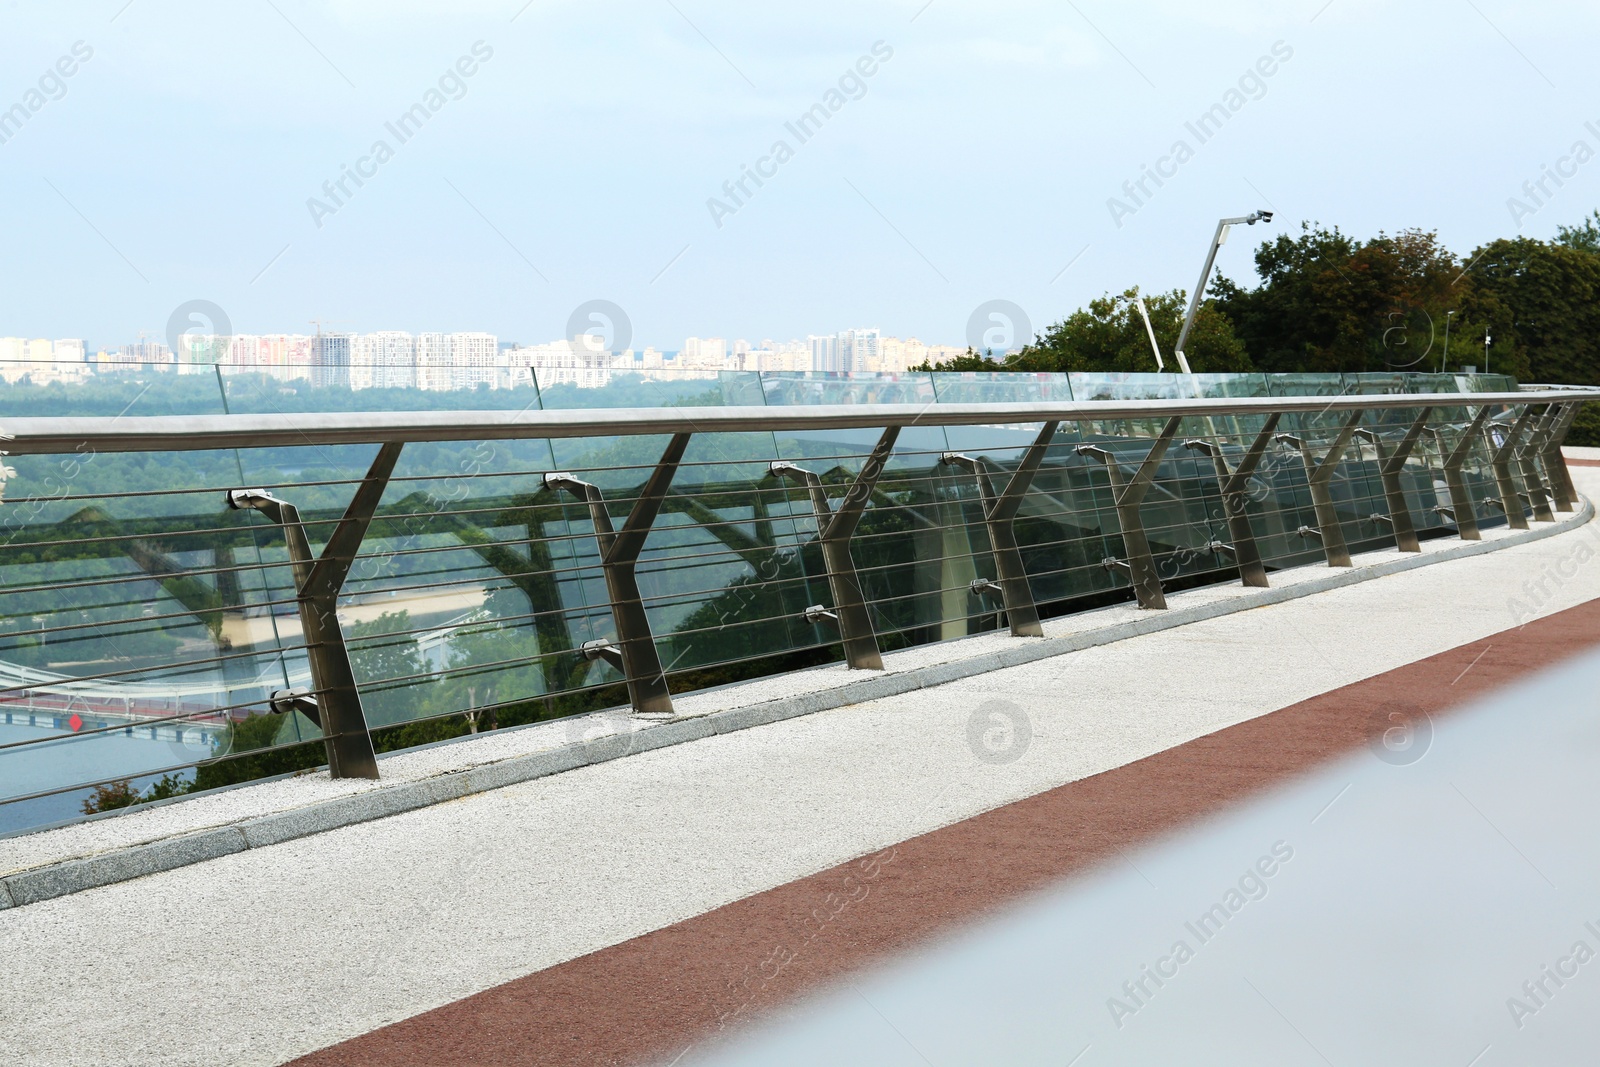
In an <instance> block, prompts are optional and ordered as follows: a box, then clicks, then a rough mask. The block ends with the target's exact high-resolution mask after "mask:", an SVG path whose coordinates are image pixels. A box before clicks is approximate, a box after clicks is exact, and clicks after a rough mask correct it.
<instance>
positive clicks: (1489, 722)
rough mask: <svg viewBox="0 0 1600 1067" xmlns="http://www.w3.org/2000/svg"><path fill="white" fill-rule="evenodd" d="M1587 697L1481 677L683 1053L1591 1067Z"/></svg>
mask: <svg viewBox="0 0 1600 1067" xmlns="http://www.w3.org/2000/svg"><path fill="white" fill-rule="evenodd" d="M1530 629H1531V628H1530ZM1591 632H1592V631H1591ZM1474 673H1475V672H1474ZM1597 690H1600V656H1596V655H1593V654H1591V655H1589V656H1586V657H1583V658H1582V659H1581V660H1580V661H1578V662H1576V663H1573V664H1571V665H1569V666H1564V667H1561V668H1559V669H1556V670H1554V671H1551V672H1549V673H1548V674H1545V675H1541V676H1540V677H1539V678H1538V679H1536V680H1532V681H1530V682H1528V683H1526V684H1525V685H1519V686H1515V687H1512V688H1510V689H1506V690H1501V691H1498V692H1496V693H1495V694H1494V695H1493V696H1492V697H1490V698H1488V699H1486V700H1484V701H1481V702H1479V704H1478V706H1477V707H1475V708H1470V709H1466V710H1464V711H1462V712H1459V713H1455V714H1452V715H1450V716H1449V717H1448V718H1445V719H1443V720H1441V721H1440V722H1439V723H1437V724H1436V729H1435V730H1434V732H1433V735H1432V739H1431V744H1429V745H1428V746H1427V747H1426V751H1425V752H1424V751H1416V750H1412V751H1410V752H1408V753H1407V754H1406V755H1408V756H1410V757H1413V758H1414V757H1422V758H1420V759H1417V760H1416V762H1413V763H1405V762H1400V763H1388V762H1381V761H1379V760H1377V759H1374V758H1373V754H1372V753H1370V752H1365V753H1361V754H1359V755H1357V756H1354V757H1352V758H1349V759H1346V760H1343V761H1340V762H1339V763H1337V764H1336V765H1333V766H1331V767H1329V768H1328V769H1326V770H1325V771H1324V772H1322V773H1316V774H1312V775H1310V776H1309V777H1306V778H1303V779H1301V780H1298V781H1297V782H1296V783H1294V784H1293V785H1292V786H1290V787H1287V788H1284V789H1282V790H1277V791H1274V793H1273V794H1271V795H1270V796H1267V797H1264V798H1260V799H1258V800H1257V801H1255V802H1252V803H1250V804H1249V805H1247V806H1245V807H1243V808H1241V809H1237V810H1234V811H1231V812H1229V813H1228V814H1227V815H1226V816H1225V817H1222V818H1219V819H1216V820H1213V821H1211V822H1209V823H1208V824H1206V825H1204V826H1200V827H1194V828H1191V829H1190V830H1189V831H1188V832H1186V833H1184V834H1183V835H1181V836H1179V837H1176V838H1175V839H1173V840H1170V841H1167V842H1164V843H1162V844H1160V845H1157V846H1155V847H1151V848H1147V849H1141V850H1138V851H1137V852H1134V853H1132V854H1130V856H1129V857H1128V858H1126V859H1123V858H1121V857H1119V858H1118V859H1117V860H1116V861H1115V862H1113V863H1111V864H1109V865H1108V866H1106V867H1105V868H1103V869H1101V870H1099V871H1097V872H1095V873H1094V874H1092V875H1090V876H1088V877H1086V878H1083V879H1081V880H1079V881H1077V882H1076V883H1075V884H1072V885H1068V886H1065V887H1062V888H1058V889H1055V890H1052V891H1049V892H1047V893H1045V894H1043V895H1042V897H1041V898H1037V899H1033V900H1029V901H1026V902H1023V903H1022V904H1021V905H1020V906H1017V907H1015V908H1013V909H1010V910H1009V913H1008V914H1005V915H1002V916H998V917H996V918H995V919H993V920H991V921H987V922H983V923H981V924H979V925H977V926H975V927H968V928H966V929H964V930H963V931H962V932H961V933H960V935H959V936H957V937H954V938H951V939H949V940H948V941H946V943H944V944H942V945H940V946H939V947H937V948H934V949H932V950H929V951H922V952H918V953H916V954H915V955H914V956H913V957H912V958H911V959H909V960H907V961H904V962H902V963H898V964H896V965H895V966H894V967H892V968H888V969H887V971H886V973H878V974H865V975H855V976H853V977H852V978H851V979H850V980H849V982H848V984H845V985H842V986H841V987H840V988H839V989H838V990H836V991H832V992H830V993H829V994H828V995H826V996H822V997H819V998H817V1000H816V1001H814V1002H812V1003H809V1004H802V1005H797V1006H791V1007H790V1008H786V1009H784V1010H783V1011H781V1012H780V1013H779V1014H780V1015H781V1016H786V1018H782V1019H780V1020H777V1021H776V1022H775V1023H774V1024H773V1025H770V1026H769V1027H766V1028H763V1029H764V1031H765V1032H760V1033H756V1034H753V1035H748V1036H745V1037H743V1038H741V1039H738V1040H737V1041H736V1042H735V1043H734V1047H732V1048H728V1049H724V1050H716V1049H711V1048H707V1047H704V1046H697V1047H696V1048H695V1049H693V1050H692V1051H690V1052H689V1053H688V1054H687V1055H684V1056H682V1057H680V1058H679V1059H678V1064H677V1067H712V1065H715V1067H735V1065H737V1067H745V1065H749V1064H760V1065H761V1067H813V1065H815V1064H821V1063H825V1064H829V1065H840V1067H857V1065H860V1067H929V1065H930V1064H938V1065H940V1067H946V1065H951V1067H953V1065H955V1064H971V1065H979V1064H982V1065H986V1067H987V1065H989V1064H1028V1065H1033V1064H1038V1065H1051V1067H1061V1065H1064V1064H1070V1065H1072V1067H1148V1065H1150V1064H1184V1065H1186V1067H1188V1065H1208V1067H1209V1065H1215V1067H1330V1065H1338V1067H1346V1065H1349V1067H1354V1065H1365V1064H1382V1065H1386V1067H1387V1065H1391V1064H1400V1065H1405V1067H1413V1065H1422V1067H1427V1065H1439V1067H1447V1065H1456V1067H1466V1065H1471V1067H1551V1065H1563V1067H1565V1065H1577V1064H1593V1063H1595V1062H1596V1059H1597V1057H1596V1055H1595V1037H1596V1019H1600V980H1597V977H1596V975H1595V973H1594V968H1595V966H1596V964H1595V963H1594V960H1595V955H1594V953H1595V946H1596V944H1597V943H1600V906H1597V901H1600V849H1596V848H1595V847H1594V845H1593V829H1594V818H1593V813H1594V811H1595V810H1596V808H1597V807H1600V718H1597V717H1596V715H1595V707H1594V694H1595V693H1596V691H1597ZM1393 755H1396V756H1399V755H1400V753H1393ZM861 906H862V907H870V906H871V901H870V900H869V901H868V902H866V903H864V904H863V905H861ZM675 1055H676V1053H675ZM369 1062H372V1061H369ZM487 1062H504V1061H499V1060H494V1061H487Z"/></svg>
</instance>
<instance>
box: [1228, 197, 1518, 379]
mask: <svg viewBox="0 0 1600 1067" xmlns="http://www.w3.org/2000/svg"><path fill="white" fill-rule="evenodd" d="M1255 265H1256V274H1257V276H1258V277H1259V278H1260V279H1261V284H1260V285H1259V286H1257V287H1256V288H1254V289H1245V288H1243V287H1241V286H1240V285H1238V284H1237V283H1235V282H1233V281H1232V280H1230V279H1228V278H1226V277H1223V276H1219V277H1218V278H1217V280H1216V282H1214V283H1213V284H1212V287H1211V291H1212V293H1213V294H1214V295H1215V296H1216V298H1217V306H1218V308H1219V309H1220V310H1221V311H1222V312H1223V313H1224V314H1225V315H1227V317H1228V318H1229V319H1231V320H1232V321H1233V324H1234V327H1235V329H1236V330H1237V332H1238V336H1239V338H1240V339H1241V340H1242V341H1243V343H1244V346H1245V348H1246V350H1247V351H1248V352H1249V353H1250V358H1251V359H1252V360H1253V361H1254V363H1255V365H1256V366H1257V367H1258V368H1260V369H1261V370H1264V371H1268V372H1270V373H1286V372H1295V371H1300V372H1312V373H1336V372H1359V371H1383V370H1406V371H1413V370H1414V371H1422V370H1432V369H1436V368H1437V366H1438V361H1439V359H1440V357H1441V356H1442V355H1443V349H1442V347H1440V346H1441V345H1442V341H1443V338H1442V334H1443V324H1444V321H1445V312H1446V311H1449V310H1453V309H1458V308H1459V306H1460V304H1461V301H1462V298H1463V296H1464V293H1463V291H1462V290H1460V289H1459V288H1458V279H1460V277H1461V265H1460V263H1459V261H1458V260H1457V259H1456V257H1455V256H1454V255H1453V254H1452V253H1451V252H1450V251H1449V250H1448V249H1446V248H1445V247H1444V246H1443V245H1442V244H1441V243H1440V242H1439V239H1438V236H1437V235H1436V234H1434V233H1430V232H1424V231H1421V230H1406V231H1403V232H1401V233H1399V234H1396V235H1394V236H1388V235H1385V234H1379V235H1378V236H1377V237H1375V238H1373V239H1372V240H1370V241H1367V242H1362V241H1359V240H1356V239H1355V238H1352V237H1349V236H1347V235H1345V234H1344V233H1342V232H1340V230H1339V228H1338V227H1333V228H1332V229H1328V228H1325V227H1323V226H1322V225H1321V224H1318V223H1309V222H1307V223H1302V224H1301V233H1300V235H1299V236H1298V237H1294V238H1291V237H1290V236H1288V235H1287V234H1280V235H1279V236H1278V237H1277V238H1276V239H1275V240H1272V241H1265V242H1263V243H1262V244H1261V245H1260V247H1259V248H1257V250H1256V256H1255ZM1454 325H1455V326H1457V327H1465V326H1467V325H1468V324H1467V323H1465V322H1462V321H1460V320H1457V321H1456V322H1455V323H1454ZM1477 362H1481V360H1480V361H1477ZM1508 369H1509V368H1508Z"/></svg>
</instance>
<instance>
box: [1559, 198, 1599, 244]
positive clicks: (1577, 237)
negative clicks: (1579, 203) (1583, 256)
mask: <svg viewBox="0 0 1600 1067" xmlns="http://www.w3.org/2000/svg"><path fill="white" fill-rule="evenodd" d="M1556 244H1558V245H1565V246H1566V247H1568V248H1575V249H1577V250H1578V251H1580V252H1593V253H1595V254H1596V255H1600V209H1597V210H1596V211H1595V212H1594V213H1593V214H1591V215H1590V216H1589V217H1588V218H1586V219H1584V220H1583V221H1582V222H1580V223H1578V224H1577V225H1576V226H1557V227H1556Z"/></svg>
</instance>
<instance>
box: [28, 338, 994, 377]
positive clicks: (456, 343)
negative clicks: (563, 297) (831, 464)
mask: <svg viewBox="0 0 1600 1067" xmlns="http://www.w3.org/2000/svg"><path fill="white" fill-rule="evenodd" d="M611 336H612V337H613V338H615V337H616V335H615V333H613V334H612V335H611ZM169 340H170V341H171V342H172V344H168V343H167V342H166V341H162V340H149V339H146V338H144V337H143V336H141V337H140V339H139V340H137V341H133V342H130V343H127V344H123V345H117V346H112V347H109V348H107V347H102V348H98V349H96V348H94V347H92V346H89V345H87V344H85V342H84V341H83V340H82V339H79V338H62V339H56V340H54V341H52V340H48V339H44V338H37V339H28V338H21V337H0V381H5V382H18V381H21V380H23V379H24V378H26V379H28V380H30V381H32V382H33V383H34V384H36V385H42V384H47V383H52V382H60V383H67V384H72V383H78V382H82V381H85V380H87V378H88V376H89V375H90V374H91V373H92V372H117V371H127V370H131V369H138V370H149V369H154V370H156V371H161V372H167V371H175V372H177V373H180V374H193V373H203V372H205V371H207V370H209V369H211V368H213V367H227V368H232V369H235V370H238V371H260V372H262V373H264V374H266V375H268V376H269V377H273V378H276V379H278V380H280V381H283V382H285V383H287V382H292V381H303V382H306V383H308V384H309V385H311V386H312V387H329V386H342V387H347V388H350V389H352V390H364V389H383V388H398V389H420V390H423V391H432V392H444V391H454V390H463V389H475V388H478V387H480V386H487V387H488V388H490V389H514V388H517V387H519V386H522V385H526V384H528V383H529V382H530V381H531V380H533V379H534V378H535V377H536V378H538V380H539V382H540V383H541V384H562V383H567V384H573V385H577V386H579V387H580V388H595V387H599V386H602V385H605V384H606V383H607V382H608V381H610V379H611V376H612V375H613V374H615V373H629V372H637V373H641V374H643V375H645V376H649V375H650V374H652V373H670V374H680V373H687V374H690V375H696V374H715V373H718V372H722V371H746V370H748V371H769V372H815V371H821V372H835V373H838V372H855V373H869V374H877V373H891V374H892V373H904V372H906V371H908V370H911V369H913V368H915V367H917V366H920V365H922V364H923V363H926V362H934V363H937V362H940V361H942V360H948V359H952V358H954V357H955V356H958V355H961V354H962V353H964V352H965V351H967V349H965V348H962V347H960V346H954V345H928V344H924V343H923V342H922V341H921V340H919V339H918V338H915V337H910V338H899V337H893V336H884V334H883V332H882V331H881V330H879V329H877V328H876V327H858V328H855V329H849V330H842V331H840V332H838V333H834V334H808V335H807V336H806V337H805V338H804V339H800V338H793V339H790V340H788V341H777V340H774V339H772V338H763V339H761V340H760V341H757V342H751V341H749V340H747V339H745V338H734V339H732V340H731V341H730V340H729V339H727V338H723V337H688V338H685V339H684V341H683V343H682V345H681V346H680V347H679V348H677V349H658V348H655V347H651V346H646V347H644V348H641V349H635V348H633V347H627V348H622V349H612V348H609V347H606V346H607V344H608V341H607V340H606V339H605V338H604V335H601V334H597V333H583V332H574V334H573V336H572V337H571V338H567V339H556V340H554V341H548V342H544V343H538V344H532V345H524V344H520V343H518V342H515V341H502V340H501V339H500V338H498V337H497V336H496V335H494V334H492V333H485V332H481V331H475V332H455V333H442V332H426V331H424V332H420V333H416V334H412V333H409V332H406V331H403V330H380V331H375V332H372V333H345V332H339V331H319V332H318V333H316V334H283V333H277V334H214V333H212V334H207V333H197V332H193V331H186V332H182V333H176V334H173V335H171V336H170V338H169Z"/></svg>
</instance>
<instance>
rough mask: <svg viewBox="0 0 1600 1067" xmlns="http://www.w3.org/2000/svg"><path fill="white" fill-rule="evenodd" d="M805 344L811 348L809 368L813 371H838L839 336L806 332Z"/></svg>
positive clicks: (841, 367)
mask: <svg viewBox="0 0 1600 1067" xmlns="http://www.w3.org/2000/svg"><path fill="white" fill-rule="evenodd" d="M806 344H807V345H809V346H810V348H811V369H812V370H815V371H840V370H844V369H845V368H844V366H843V365H842V364H841V363H840V360H839V338H838V337H837V336H835V335H834V334H831V333H830V334H823V335H821V336H819V335H817V334H808V335H807V336H806Z"/></svg>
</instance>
